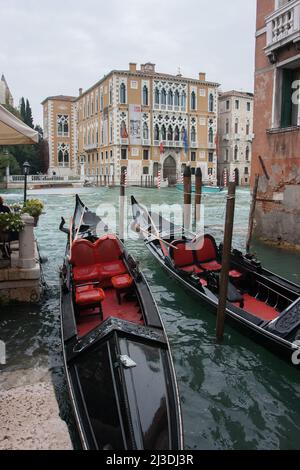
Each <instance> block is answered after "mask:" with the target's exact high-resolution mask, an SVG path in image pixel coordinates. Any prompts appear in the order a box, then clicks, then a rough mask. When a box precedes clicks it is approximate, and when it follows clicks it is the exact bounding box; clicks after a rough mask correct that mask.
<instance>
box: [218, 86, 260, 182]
mask: <svg viewBox="0 0 300 470" xmlns="http://www.w3.org/2000/svg"><path fill="white" fill-rule="evenodd" d="M253 100H254V95H253V93H244V92H239V91H234V90H233V91H228V92H226V93H220V94H219V123H218V137H219V138H218V142H219V145H218V181H219V183H220V184H221V185H222V184H223V183H224V170H225V169H226V170H227V175H228V179H230V180H233V179H235V181H236V183H237V184H239V185H242V186H248V185H250V170H251V157H252V141H253V138H254V135H253Z"/></svg>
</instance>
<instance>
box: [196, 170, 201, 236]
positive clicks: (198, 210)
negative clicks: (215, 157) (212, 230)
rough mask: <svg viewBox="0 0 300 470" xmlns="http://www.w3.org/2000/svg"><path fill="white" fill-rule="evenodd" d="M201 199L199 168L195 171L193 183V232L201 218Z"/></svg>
mask: <svg viewBox="0 0 300 470" xmlns="http://www.w3.org/2000/svg"><path fill="white" fill-rule="evenodd" d="M201 199H202V171H201V168H197V170H196V181H195V213H194V227H195V231H196V228H197V224H198V223H199V222H200V218H201Z"/></svg>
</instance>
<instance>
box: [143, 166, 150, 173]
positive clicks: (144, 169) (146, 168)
mask: <svg viewBox="0 0 300 470" xmlns="http://www.w3.org/2000/svg"><path fill="white" fill-rule="evenodd" d="M143 175H149V167H148V166H144V167H143Z"/></svg>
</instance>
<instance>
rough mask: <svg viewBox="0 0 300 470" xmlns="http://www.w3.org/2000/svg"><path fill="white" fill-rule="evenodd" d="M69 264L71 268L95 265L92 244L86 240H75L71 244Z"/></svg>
mask: <svg viewBox="0 0 300 470" xmlns="http://www.w3.org/2000/svg"><path fill="white" fill-rule="evenodd" d="M70 263H71V264H72V266H73V267H74V266H76V267H82V266H91V265H93V264H95V263H96V261H95V254H94V244H93V243H91V242H90V241H88V240H83V239H79V240H75V241H74V242H73V244H72V249H71V258H70Z"/></svg>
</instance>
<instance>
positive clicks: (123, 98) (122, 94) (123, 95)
mask: <svg viewBox="0 0 300 470" xmlns="http://www.w3.org/2000/svg"><path fill="white" fill-rule="evenodd" d="M120 103H121V104H125V103H126V85H125V83H121V85H120Z"/></svg>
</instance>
